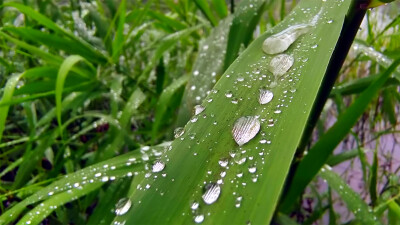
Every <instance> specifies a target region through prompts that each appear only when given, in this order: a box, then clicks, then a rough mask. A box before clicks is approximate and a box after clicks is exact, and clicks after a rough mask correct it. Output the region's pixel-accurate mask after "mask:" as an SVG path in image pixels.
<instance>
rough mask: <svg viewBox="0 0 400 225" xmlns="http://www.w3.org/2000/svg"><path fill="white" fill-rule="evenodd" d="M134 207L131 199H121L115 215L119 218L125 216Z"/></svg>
mask: <svg viewBox="0 0 400 225" xmlns="http://www.w3.org/2000/svg"><path fill="white" fill-rule="evenodd" d="M131 206H132V202H131V200H130V199H129V198H121V199H120V200H119V201H118V202H117V204H115V214H117V215H118V216H121V215H124V214H125V213H127V212H128V211H129V209H130V208H131Z"/></svg>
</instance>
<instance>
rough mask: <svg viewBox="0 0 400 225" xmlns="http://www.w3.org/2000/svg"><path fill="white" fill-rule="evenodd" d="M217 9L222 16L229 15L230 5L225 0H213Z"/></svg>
mask: <svg viewBox="0 0 400 225" xmlns="http://www.w3.org/2000/svg"><path fill="white" fill-rule="evenodd" d="M212 4H213V6H214V9H215V11H216V12H217V13H218V16H219V17H220V18H225V17H226V16H228V6H227V5H226V1H225V0H212Z"/></svg>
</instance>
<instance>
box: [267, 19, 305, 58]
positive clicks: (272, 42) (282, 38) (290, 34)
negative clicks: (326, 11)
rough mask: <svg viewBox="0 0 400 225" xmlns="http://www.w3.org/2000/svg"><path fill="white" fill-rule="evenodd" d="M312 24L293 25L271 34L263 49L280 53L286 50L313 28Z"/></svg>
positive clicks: (270, 52) (269, 52)
mask: <svg viewBox="0 0 400 225" xmlns="http://www.w3.org/2000/svg"><path fill="white" fill-rule="evenodd" d="M311 27H312V26H311V25H310V24H299V25H294V26H291V27H289V28H287V29H285V30H283V31H281V32H279V33H277V34H274V35H272V36H269V37H268V38H267V39H265V41H264V42H263V46H262V49H263V51H264V52H265V53H267V54H278V53H282V52H284V51H286V49H288V48H289V47H290V45H292V44H293V42H295V41H296V40H297V38H299V37H300V36H301V35H303V34H305V33H307V32H309V31H310V30H311Z"/></svg>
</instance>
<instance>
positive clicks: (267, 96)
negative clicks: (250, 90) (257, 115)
mask: <svg viewBox="0 0 400 225" xmlns="http://www.w3.org/2000/svg"><path fill="white" fill-rule="evenodd" d="M273 97H274V93H272V92H271V91H269V90H265V89H260V96H259V98H258V102H259V103H260V104H261V105H264V104H267V103H268V102H270V101H271V100H272V98H273Z"/></svg>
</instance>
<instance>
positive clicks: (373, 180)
mask: <svg viewBox="0 0 400 225" xmlns="http://www.w3.org/2000/svg"><path fill="white" fill-rule="evenodd" d="M377 182H378V150H377V149H376V148H375V151H374V158H373V161H372V166H371V169H370V174H369V195H370V197H371V205H372V206H375V205H376V201H377V199H378V196H377V195H378V194H377V188H378V186H377Z"/></svg>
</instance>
